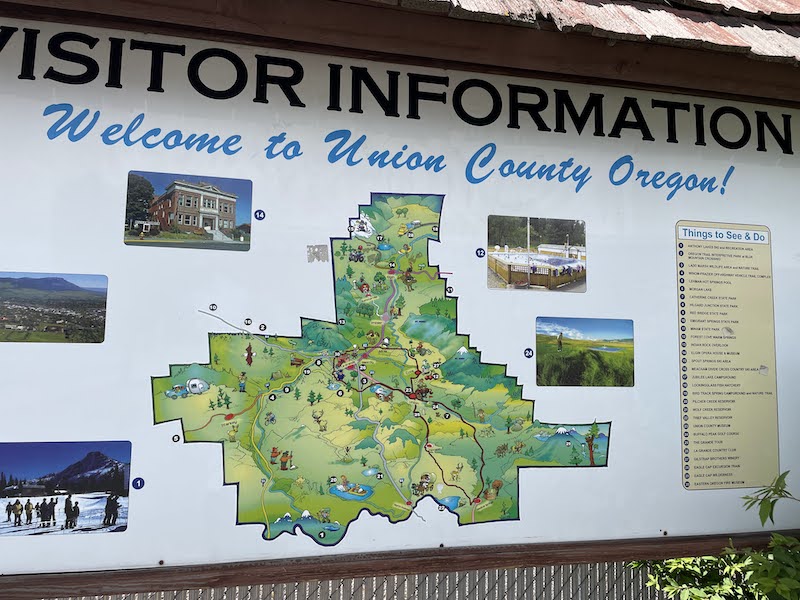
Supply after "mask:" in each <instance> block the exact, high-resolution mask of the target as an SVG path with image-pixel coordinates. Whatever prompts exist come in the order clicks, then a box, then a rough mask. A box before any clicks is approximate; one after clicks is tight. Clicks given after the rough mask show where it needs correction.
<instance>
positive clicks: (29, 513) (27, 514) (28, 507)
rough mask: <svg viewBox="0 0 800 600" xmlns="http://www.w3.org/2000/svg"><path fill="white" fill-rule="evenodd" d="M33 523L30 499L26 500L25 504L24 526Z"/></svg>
mask: <svg viewBox="0 0 800 600" xmlns="http://www.w3.org/2000/svg"><path fill="white" fill-rule="evenodd" d="M32 521H33V504H31V499H30V498H28V501H27V502H26V503H25V525H30V524H31V522H32Z"/></svg>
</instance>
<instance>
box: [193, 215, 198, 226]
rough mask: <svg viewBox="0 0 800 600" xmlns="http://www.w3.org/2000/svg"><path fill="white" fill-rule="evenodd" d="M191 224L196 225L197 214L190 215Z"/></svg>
mask: <svg viewBox="0 0 800 600" xmlns="http://www.w3.org/2000/svg"><path fill="white" fill-rule="evenodd" d="M192 225H197V215H192Z"/></svg>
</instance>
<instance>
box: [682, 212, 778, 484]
mask: <svg viewBox="0 0 800 600" xmlns="http://www.w3.org/2000/svg"><path fill="white" fill-rule="evenodd" d="M676 238H677V239H676V242H677V253H676V254H677V276H678V331H679V336H678V337H679V340H680V341H679V357H680V359H679V365H680V406H681V458H682V461H681V465H682V467H683V468H682V473H683V475H682V477H683V486H684V487H685V488H686V489H689V490H693V489H712V488H717V489H719V488H739V487H755V486H763V485H767V484H769V483H770V482H771V481H772V480H773V479H774V478H775V476H776V475H777V474H778V406H777V404H778V402H777V394H776V377H775V320H774V315H773V301H772V256H771V247H770V232H769V229H767V228H766V227H763V226H756V225H732V224H724V223H703V222H691V221H680V222H679V223H678V224H677V235H676Z"/></svg>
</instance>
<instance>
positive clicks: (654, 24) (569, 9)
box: [362, 0, 800, 64]
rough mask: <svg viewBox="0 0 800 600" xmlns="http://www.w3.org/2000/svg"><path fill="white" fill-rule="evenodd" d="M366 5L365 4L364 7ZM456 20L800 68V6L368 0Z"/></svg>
mask: <svg viewBox="0 0 800 600" xmlns="http://www.w3.org/2000/svg"><path fill="white" fill-rule="evenodd" d="M362 1H365V0H362ZM366 2H367V3H375V4H382V5H387V4H388V5H395V6H399V7H400V8H407V9H411V10H426V11H434V12H437V13H440V14H442V13H443V14H447V15H449V16H451V17H453V18H460V19H470V20H481V21H493V22H505V23H509V24H516V25H525V26H532V27H542V28H544V27H555V28H556V29H558V30H560V31H563V32H570V31H575V32H582V33H589V34H591V35H595V36H599V37H606V38H610V39H626V40H634V41H648V42H652V43H656V44H666V45H672V46H686V47H695V48H709V49H712V50H715V51H718V52H736V53H745V54H749V55H750V56H751V57H753V58H758V59H761V60H770V61H781V62H789V63H793V64H797V63H800V0H366Z"/></svg>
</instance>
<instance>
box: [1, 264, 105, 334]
mask: <svg viewBox="0 0 800 600" xmlns="http://www.w3.org/2000/svg"><path fill="white" fill-rule="evenodd" d="M107 295H108V278H107V277H106V276H105V275H73V274H65V273H17V272H0V342H51V343H73V344H81V343H89V344H98V343H100V342H102V341H103V339H104V338H105V329H106V297H107Z"/></svg>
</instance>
